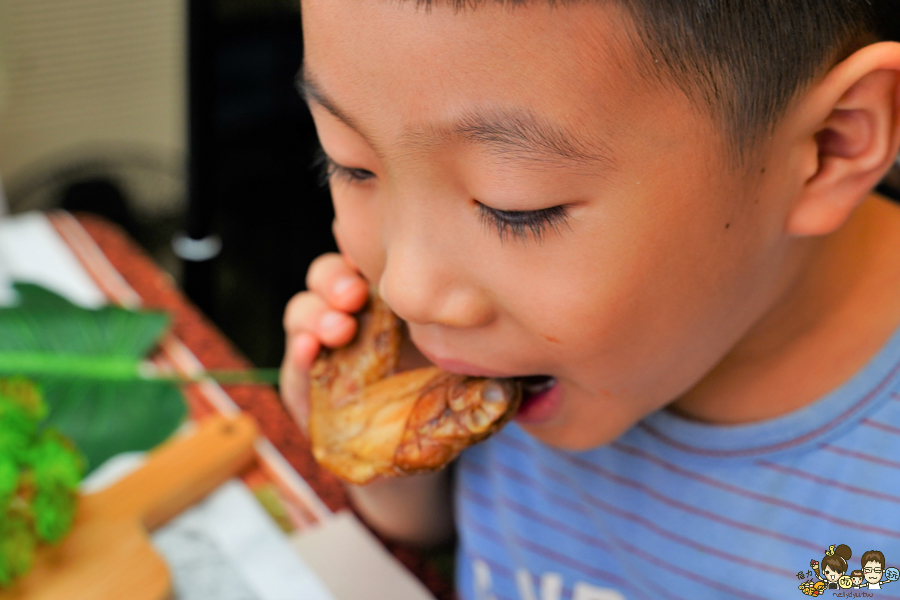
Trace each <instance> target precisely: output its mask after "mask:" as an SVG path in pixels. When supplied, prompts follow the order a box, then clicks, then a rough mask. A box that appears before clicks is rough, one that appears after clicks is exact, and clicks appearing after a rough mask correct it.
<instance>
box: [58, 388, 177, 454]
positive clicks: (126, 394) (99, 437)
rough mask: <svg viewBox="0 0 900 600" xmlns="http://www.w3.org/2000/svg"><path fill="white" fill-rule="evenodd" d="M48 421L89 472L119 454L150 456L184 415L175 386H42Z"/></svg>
mask: <svg viewBox="0 0 900 600" xmlns="http://www.w3.org/2000/svg"><path fill="white" fill-rule="evenodd" d="M41 387H42V389H43V390H44V396H45V397H46V399H47V405H48V406H49V409H50V416H49V417H48V418H47V420H46V421H45V424H46V425H48V426H51V427H53V428H54V429H56V430H57V431H59V432H60V433H62V434H63V435H65V436H66V437H68V438H69V439H71V440H72V441H73V442H75V445H76V446H77V447H78V449H79V450H80V451H81V453H82V454H83V455H84V456H85V458H86V459H87V461H88V469H89V470H90V469H92V468H95V467H97V466H98V465H100V464H101V463H102V462H103V461H105V460H106V459H107V458H109V457H110V456H113V455H114V454H119V453H121V452H130V451H135V450H149V449H151V448H153V447H154V446H156V445H157V444H159V443H160V442H162V441H164V440H165V439H166V438H168V437H169V436H170V435H171V434H172V432H174V431H175V430H176V429H177V428H178V426H179V425H180V424H181V422H182V421H183V420H184V417H185V414H186V412H187V411H186V407H185V403H184V397H183V396H182V394H181V390H180V388H179V386H177V385H176V384H174V383H171V382H168V381H144V380H135V381H91V380H87V379H72V380H64V379H58V378H53V377H47V378H44V379H43V380H41Z"/></svg>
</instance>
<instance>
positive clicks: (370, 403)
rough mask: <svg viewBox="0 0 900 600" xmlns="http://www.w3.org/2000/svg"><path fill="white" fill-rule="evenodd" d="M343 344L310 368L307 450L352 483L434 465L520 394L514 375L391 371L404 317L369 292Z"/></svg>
mask: <svg viewBox="0 0 900 600" xmlns="http://www.w3.org/2000/svg"><path fill="white" fill-rule="evenodd" d="M359 319H360V323H359V333H358V334H357V336H356V338H355V340H354V341H353V342H352V343H351V344H350V345H348V346H345V347H343V348H339V349H337V350H325V351H323V352H322V354H321V355H320V356H319V358H318V359H317V360H316V362H315V364H314V365H313V367H312V369H311V371H310V381H311V383H310V421H309V431H310V437H311V438H312V446H313V454H314V455H315V457H316V460H318V461H319V463H320V464H322V465H323V466H324V467H325V468H327V469H328V470H330V471H331V472H333V473H334V474H335V475H337V476H338V477H340V478H342V479H344V480H346V481H349V482H351V483H366V482H369V481H371V480H372V479H375V478H376V477H385V476H396V475H403V474H408V473H418V472H423V471H433V470H436V469H440V468H441V467H443V466H445V465H446V464H447V463H449V462H450V461H451V460H453V459H454V458H455V457H456V456H457V455H458V454H459V453H460V452H461V451H462V450H463V449H464V448H466V447H467V446H470V445H472V444H474V443H476V442H478V441H481V440H483V439H484V438H486V437H487V436H489V435H491V434H492V433H493V432H495V431H497V430H498V429H499V428H500V427H501V426H502V425H503V424H504V423H505V422H506V421H507V420H509V419H510V418H511V417H512V416H513V415H515V412H516V409H517V408H518V406H519V402H520V401H521V398H522V388H521V384H520V383H519V382H518V381H517V380H514V379H485V378H480V377H468V376H466V375H456V374H453V373H446V372H444V371H441V370H440V369H438V368H437V367H427V368H422V369H414V370H411V371H404V372H401V373H396V369H397V364H398V362H399V358H400V347H401V345H402V341H403V323H402V321H400V320H399V319H398V318H397V317H396V316H395V315H394V314H393V313H392V312H391V310H390V309H389V308H388V307H387V305H386V304H385V303H384V302H383V301H381V300H380V299H378V298H377V297H376V296H373V297H372V298H371V299H370V301H369V305H368V307H367V309H366V310H365V311H364V312H363V313H362V314H361V315H359Z"/></svg>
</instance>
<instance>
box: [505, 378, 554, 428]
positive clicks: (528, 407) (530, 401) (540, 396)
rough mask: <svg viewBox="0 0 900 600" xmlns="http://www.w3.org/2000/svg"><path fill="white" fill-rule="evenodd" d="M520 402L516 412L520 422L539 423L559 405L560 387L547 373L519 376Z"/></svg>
mask: <svg viewBox="0 0 900 600" xmlns="http://www.w3.org/2000/svg"><path fill="white" fill-rule="evenodd" d="M519 380H520V381H521V382H522V404H521V405H520V406H519V412H518V413H517V414H516V421H519V422H520V423H539V422H542V421H546V420H548V419H550V418H551V417H552V416H553V415H554V414H555V413H556V408H557V407H558V406H559V401H560V399H561V395H560V389H559V386H558V385H557V381H556V378H554V377H550V376H549V375H531V376H528V377H521V378H519Z"/></svg>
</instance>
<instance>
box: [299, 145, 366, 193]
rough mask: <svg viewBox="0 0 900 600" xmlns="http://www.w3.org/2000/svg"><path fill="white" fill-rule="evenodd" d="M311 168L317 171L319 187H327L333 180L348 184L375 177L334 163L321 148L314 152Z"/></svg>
mask: <svg viewBox="0 0 900 600" xmlns="http://www.w3.org/2000/svg"><path fill="white" fill-rule="evenodd" d="M312 166H313V168H314V169H317V170H318V171H319V185H321V186H322V187H327V186H328V184H330V183H331V182H332V181H333V180H335V179H337V180H343V181H346V182H348V183H360V182H363V181H367V180H369V179H372V178H374V177H375V174H374V173H373V172H372V171H369V170H366V169H358V168H356V167H345V166H344V165H340V164H338V163H336V162H334V161H333V160H332V159H331V157H330V156H328V155H327V154H325V151H324V150H322V149H321V148H319V150H318V152H316V158H315V160H314V161H313V165H312Z"/></svg>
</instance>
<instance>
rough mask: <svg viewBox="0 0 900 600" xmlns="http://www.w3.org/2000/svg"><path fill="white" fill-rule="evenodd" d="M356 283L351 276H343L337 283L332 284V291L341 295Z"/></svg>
mask: <svg viewBox="0 0 900 600" xmlns="http://www.w3.org/2000/svg"><path fill="white" fill-rule="evenodd" d="M355 284H356V280H355V279H353V278H352V277H344V278H343V279H338V280H337V283H335V284H334V288H333V290H332V291H333V292H334V295H335V296H343V295H344V293H345V292H346V291H347V290H349V289H350V288H352V287H353V286H354V285H355Z"/></svg>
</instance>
